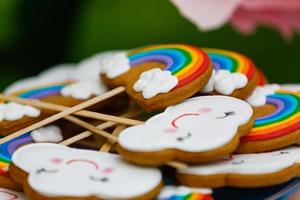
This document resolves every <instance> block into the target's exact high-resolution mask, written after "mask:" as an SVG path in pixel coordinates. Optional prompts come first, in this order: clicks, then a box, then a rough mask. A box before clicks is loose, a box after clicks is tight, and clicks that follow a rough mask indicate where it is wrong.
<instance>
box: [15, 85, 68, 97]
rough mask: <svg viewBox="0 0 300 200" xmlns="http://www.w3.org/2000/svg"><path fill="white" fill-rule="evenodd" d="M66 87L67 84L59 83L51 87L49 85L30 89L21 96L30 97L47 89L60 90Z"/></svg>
mask: <svg viewBox="0 0 300 200" xmlns="http://www.w3.org/2000/svg"><path fill="white" fill-rule="evenodd" d="M64 87H65V85H59V86H50V87H47V88H40V89H35V90H30V91H28V92H25V93H22V94H21V95H19V97H21V98H29V97H30V96H32V95H36V94H38V93H41V92H45V91H60V90H61V89H62V88H64Z"/></svg>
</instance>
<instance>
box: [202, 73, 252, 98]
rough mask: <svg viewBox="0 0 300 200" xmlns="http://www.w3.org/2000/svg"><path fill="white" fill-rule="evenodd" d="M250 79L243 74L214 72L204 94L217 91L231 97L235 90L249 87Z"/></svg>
mask: <svg viewBox="0 0 300 200" xmlns="http://www.w3.org/2000/svg"><path fill="white" fill-rule="evenodd" d="M247 83H248V79H247V77H246V76H245V75H244V74H242V73H238V72H237V73H231V72H229V71H228V70H222V69H221V70H218V71H215V70H214V71H213V74H212V76H211V78H210V80H209V82H208V83H207V85H206V86H205V87H204V88H203V90H202V92H203V93H209V92H213V91H216V92H218V93H219V94H224V95H230V94H232V93H233V91H234V90H236V89H240V88H243V87H245V86H246V85H247Z"/></svg>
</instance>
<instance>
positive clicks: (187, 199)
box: [161, 192, 213, 200]
mask: <svg viewBox="0 0 300 200" xmlns="http://www.w3.org/2000/svg"><path fill="white" fill-rule="evenodd" d="M161 200H213V198H212V196H211V195H208V194H200V193H195V192H193V193H189V194H184V195H173V196H170V197H168V198H163V199H161Z"/></svg>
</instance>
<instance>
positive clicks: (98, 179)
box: [89, 176, 109, 183]
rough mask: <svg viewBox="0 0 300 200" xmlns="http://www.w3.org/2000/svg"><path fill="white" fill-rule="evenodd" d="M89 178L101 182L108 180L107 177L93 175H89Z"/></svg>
mask: <svg viewBox="0 0 300 200" xmlns="http://www.w3.org/2000/svg"><path fill="white" fill-rule="evenodd" d="M89 179H90V180H92V181H95V182H101V183H107V182H109V179H108V178H107V177H101V178H98V177H94V176H89Z"/></svg>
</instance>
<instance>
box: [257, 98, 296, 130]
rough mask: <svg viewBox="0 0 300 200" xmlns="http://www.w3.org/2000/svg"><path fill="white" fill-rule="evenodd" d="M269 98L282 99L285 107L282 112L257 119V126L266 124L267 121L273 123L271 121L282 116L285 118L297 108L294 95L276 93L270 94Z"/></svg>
mask: <svg viewBox="0 0 300 200" xmlns="http://www.w3.org/2000/svg"><path fill="white" fill-rule="evenodd" d="M267 98H274V99H276V100H280V101H282V102H283V103H284V109H283V110H282V111H281V112H279V113H278V114H276V115H275V116H272V117H270V118H265V119H258V120H255V127H256V126H260V125H264V124H265V123H271V122H274V121H277V120H279V119H281V118H284V117H286V116H288V115H290V114H292V113H293V112H294V111H295V110H296V109H297V106H298V102H297V99H296V98H295V97H294V96H292V95H288V94H274V95H270V96H269V97H267Z"/></svg>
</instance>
